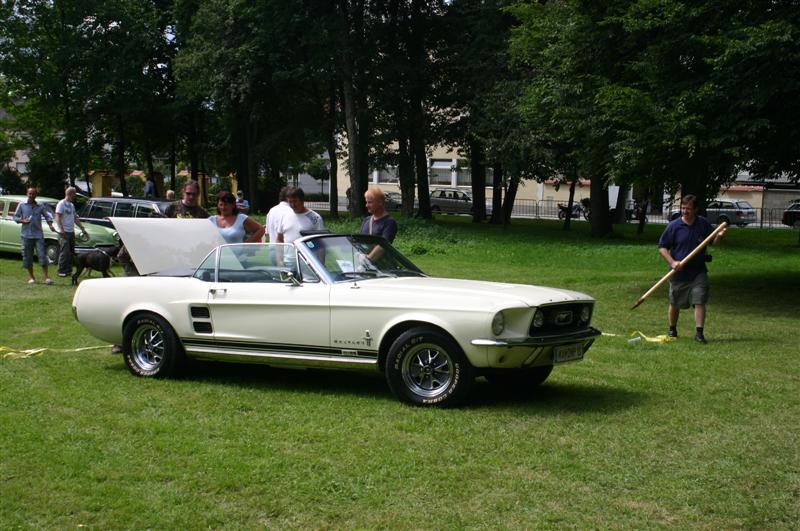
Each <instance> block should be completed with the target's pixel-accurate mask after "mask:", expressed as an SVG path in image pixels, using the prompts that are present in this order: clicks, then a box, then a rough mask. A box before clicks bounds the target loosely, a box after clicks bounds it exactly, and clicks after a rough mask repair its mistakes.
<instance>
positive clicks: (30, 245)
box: [22, 238, 48, 269]
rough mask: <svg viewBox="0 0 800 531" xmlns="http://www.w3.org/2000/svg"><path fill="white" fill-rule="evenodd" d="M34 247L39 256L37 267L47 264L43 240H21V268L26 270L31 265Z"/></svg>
mask: <svg viewBox="0 0 800 531" xmlns="http://www.w3.org/2000/svg"><path fill="white" fill-rule="evenodd" d="M34 247H35V248H36V253H37V254H38V255H39V265H41V266H46V265H47V264H48V260H47V254H45V247H44V238H22V267H24V268H26V269H27V268H29V267H31V266H32V265H33V249H34Z"/></svg>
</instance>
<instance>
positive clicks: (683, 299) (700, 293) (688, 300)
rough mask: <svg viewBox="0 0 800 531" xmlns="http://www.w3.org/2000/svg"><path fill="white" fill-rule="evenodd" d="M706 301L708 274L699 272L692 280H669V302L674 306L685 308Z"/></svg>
mask: <svg viewBox="0 0 800 531" xmlns="http://www.w3.org/2000/svg"><path fill="white" fill-rule="evenodd" d="M707 302H708V275H707V274H706V273H700V274H698V275H697V276H696V277H694V279H692V280H677V281H676V280H670V281H669V303H670V304H671V305H672V306H674V307H675V308H681V309H684V310H685V309H686V308H688V307H689V306H694V305H695V304H705V303H707Z"/></svg>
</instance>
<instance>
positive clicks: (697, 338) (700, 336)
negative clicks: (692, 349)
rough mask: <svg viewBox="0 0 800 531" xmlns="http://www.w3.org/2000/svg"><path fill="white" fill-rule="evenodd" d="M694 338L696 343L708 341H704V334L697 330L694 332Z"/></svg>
mask: <svg viewBox="0 0 800 531" xmlns="http://www.w3.org/2000/svg"><path fill="white" fill-rule="evenodd" d="M694 340H695V341H697V342H698V343H708V341H706V336H704V335H703V334H702V333H700V332H698V333H697V334H695V336H694Z"/></svg>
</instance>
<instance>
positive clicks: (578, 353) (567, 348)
mask: <svg viewBox="0 0 800 531" xmlns="http://www.w3.org/2000/svg"><path fill="white" fill-rule="evenodd" d="M582 359H583V344H582V343H575V344H574V345H563V346H560V347H555V348H554V349H553V363H564V362H565V361H576V360H582Z"/></svg>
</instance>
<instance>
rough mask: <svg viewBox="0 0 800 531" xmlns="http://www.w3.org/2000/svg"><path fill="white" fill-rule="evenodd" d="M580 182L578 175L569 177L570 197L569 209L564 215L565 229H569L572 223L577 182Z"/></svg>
mask: <svg viewBox="0 0 800 531" xmlns="http://www.w3.org/2000/svg"><path fill="white" fill-rule="evenodd" d="M577 182H578V177H577V176H576V175H571V176H570V178H569V199H568V200H567V211H566V215H565V216H564V230H569V228H570V226H571V225H572V205H574V204H575V184H576V183H577Z"/></svg>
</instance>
